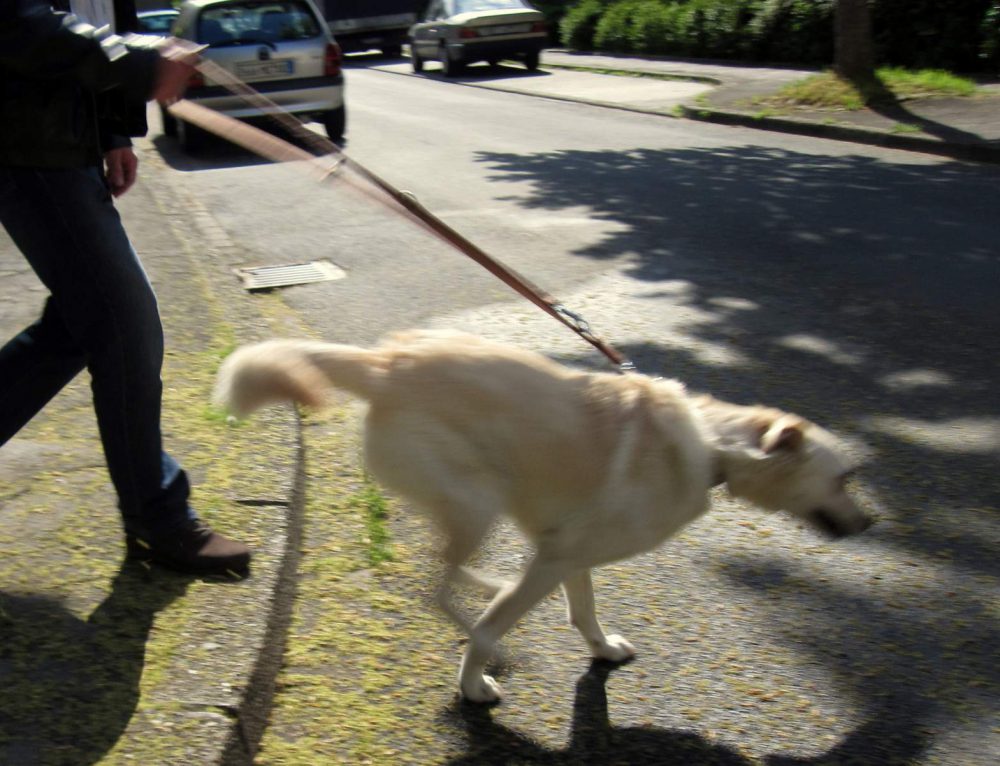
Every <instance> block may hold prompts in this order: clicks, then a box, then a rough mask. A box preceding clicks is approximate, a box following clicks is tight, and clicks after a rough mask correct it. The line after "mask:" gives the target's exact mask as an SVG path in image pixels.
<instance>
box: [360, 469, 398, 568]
mask: <svg viewBox="0 0 1000 766" xmlns="http://www.w3.org/2000/svg"><path fill="white" fill-rule="evenodd" d="M351 506H352V507H354V508H359V509H361V510H362V511H363V512H364V516H365V533H366V535H367V538H368V563H369V564H371V566H373V567H377V566H378V565H379V564H381V563H383V562H385V561H392V547H391V545H390V536H389V528H388V526H387V525H386V519H388V516H389V508H388V504H387V503H386V500H385V496H384V495H383V494H382V492H381V490H380V489H379V488H378V486H377V485H376V484H375V483H374V482H373V481H372V480H371V479H370V478H369V477H367V476H366V477H365V485H364V487H363V488H362V490H361V491H360V492H358V493H357V494H356V495H355V496H354V497H353V498H351Z"/></svg>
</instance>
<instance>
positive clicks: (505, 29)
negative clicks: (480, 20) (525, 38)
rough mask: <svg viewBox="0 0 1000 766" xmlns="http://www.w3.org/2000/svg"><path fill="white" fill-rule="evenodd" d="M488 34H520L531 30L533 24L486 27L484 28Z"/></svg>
mask: <svg viewBox="0 0 1000 766" xmlns="http://www.w3.org/2000/svg"><path fill="white" fill-rule="evenodd" d="M484 31H485V32H486V34H488V35H520V34H523V33H525V32H530V31H531V24H501V25H499V26H495V27H486V29H485V30H484Z"/></svg>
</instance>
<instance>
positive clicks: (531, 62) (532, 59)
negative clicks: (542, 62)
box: [524, 51, 539, 72]
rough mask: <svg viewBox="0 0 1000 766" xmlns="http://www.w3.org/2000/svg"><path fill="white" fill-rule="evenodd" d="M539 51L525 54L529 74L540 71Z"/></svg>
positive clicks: (525, 63)
mask: <svg viewBox="0 0 1000 766" xmlns="http://www.w3.org/2000/svg"><path fill="white" fill-rule="evenodd" d="M538 59H539V55H538V51H528V52H527V53H525V54H524V65H525V66H526V67H528V71H529V72H534V71H535V70H536V69H538Z"/></svg>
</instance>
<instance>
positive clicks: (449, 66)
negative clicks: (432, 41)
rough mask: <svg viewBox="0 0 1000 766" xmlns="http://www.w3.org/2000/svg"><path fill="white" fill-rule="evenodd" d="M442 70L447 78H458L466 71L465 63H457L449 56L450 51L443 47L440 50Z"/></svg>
mask: <svg viewBox="0 0 1000 766" xmlns="http://www.w3.org/2000/svg"><path fill="white" fill-rule="evenodd" d="M440 58H441V68H442V69H443V70H444V76H445V77H457V76H458V75H460V74H462V72H464V71H465V63H464V62H462V61H456V60H455V59H453V58H452V57H451V56H449V55H448V49H447V48H446V47H444V46H443V45H442V46H441V48H440Z"/></svg>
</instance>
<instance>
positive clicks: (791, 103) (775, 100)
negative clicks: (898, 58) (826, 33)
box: [755, 67, 976, 111]
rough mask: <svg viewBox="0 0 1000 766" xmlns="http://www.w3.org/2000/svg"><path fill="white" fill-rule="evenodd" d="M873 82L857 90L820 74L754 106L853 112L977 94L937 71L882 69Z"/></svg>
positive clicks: (971, 86)
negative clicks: (881, 104) (879, 105)
mask: <svg viewBox="0 0 1000 766" xmlns="http://www.w3.org/2000/svg"><path fill="white" fill-rule="evenodd" d="M876 78H877V80H878V83H877V84H876V85H875V86H873V87H858V86H857V85H856V84H854V83H852V82H849V81H847V80H844V79H842V78H840V77H838V76H837V75H836V74H834V73H833V72H823V73H822V74H817V75H813V76H811V77H807V78H806V79H804V80H800V81H799V82H795V83H792V84H791V85H788V86H786V87H784V88H782V89H781V90H780V91H778V92H777V93H775V94H774V95H772V96H768V97H766V98H762V99H757V100H756V101H755V103H756V104H758V105H767V106H773V107H779V108H781V107H784V108H794V107H810V108H816V109H840V110H847V111H856V110H858V109H863V108H864V107H865V106H866V105H868V104H869V103H877V102H891V101H893V100H895V101H905V100H907V99H914V98H927V97H931V96H937V97H941V96H971V95H973V94H974V93H975V91H976V86H975V84H974V83H973V82H972V81H971V80H967V79H965V78H964V77H959V76H957V75H953V74H951V73H950V72H945V71H942V70H939V69H922V70H919V71H911V70H907V69H900V68H897V67H883V68H881V69H878V70H877V71H876Z"/></svg>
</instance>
